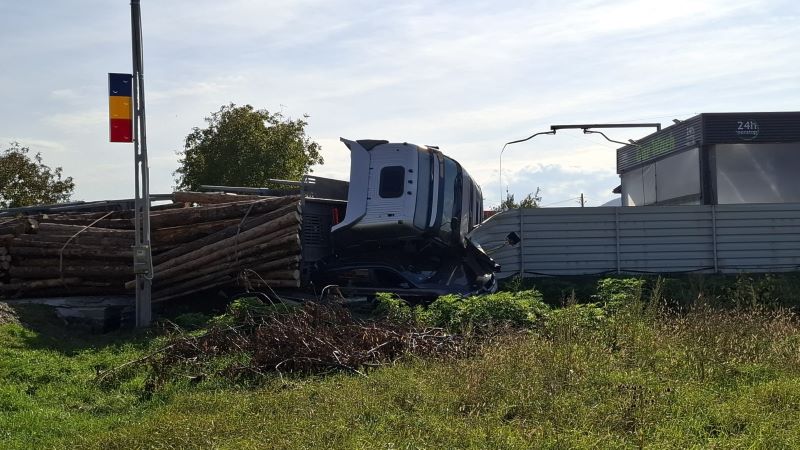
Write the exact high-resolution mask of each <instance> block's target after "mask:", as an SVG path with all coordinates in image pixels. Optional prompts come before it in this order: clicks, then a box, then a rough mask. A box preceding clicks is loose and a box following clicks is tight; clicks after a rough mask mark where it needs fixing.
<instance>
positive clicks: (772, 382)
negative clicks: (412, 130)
mask: <svg viewBox="0 0 800 450" xmlns="http://www.w3.org/2000/svg"><path fill="white" fill-rule="evenodd" d="M620 288H621V291H623V292H628V294H626V295H628V297H630V295H634V297H635V298H627V299H620V298H618V297H615V295H616V294H615V293H618V292H620ZM630 288H631V285H630V284H624V285H622V286H619V285H614V286H601V289H600V291H599V292H596V295H597V297H595V298H594V300H596V301H598V302H599V303H598V305H585V304H584V305H570V306H566V307H564V308H561V309H558V310H554V311H551V312H550V313H548V314H547V315H546V316H545V317H543V318H542V320H540V321H538V322H537V325H536V326H535V327H533V328H530V329H524V330H519V329H517V330H516V331H509V332H508V333H504V334H501V335H498V336H495V337H493V338H491V340H490V341H488V342H487V343H486V344H485V346H484V348H483V350H482V351H481V352H480V353H479V354H477V355H475V356H474V357H471V358H466V359H457V360H453V359H450V360H422V359H407V360H405V361H402V362H400V363H399V364H397V365H395V366H392V367H385V368H381V369H377V370H373V371H370V372H368V376H367V377H362V376H357V375H347V374H338V375H330V376H325V377H321V376H284V377H283V378H281V377H279V376H277V375H274V376H267V377H264V378H263V379H259V380H256V381H255V382H253V381H252V380H250V381H248V382H246V383H245V382H241V383H236V382H233V381H230V380H225V379H221V378H217V377H214V376H209V377H207V378H206V379H205V380H204V381H201V382H198V383H193V382H192V381H191V380H189V379H175V380H172V381H171V382H169V383H167V384H166V385H164V386H162V387H159V388H157V389H155V388H153V387H152V386H151V385H150V384H149V383H148V382H147V379H148V378H147V375H148V374H147V368H146V367H136V368H132V369H130V370H122V371H120V372H119V373H118V374H117V375H116V376H114V377H110V378H109V379H108V380H107V381H106V382H104V383H98V382H97V381H96V374H97V372H98V371H99V370H105V369H107V368H109V367H115V366H118V365H120V364H122V363H124V362H125V361H129V360H133V359H136V358H139V357H142V356H143V355H146V354H148V353H149V352H150V351H152V350H153V349H155V348H158V347H159V346H160V345H163V342H164V339H163V338H158V337H155V338H154V337H150V336H148V335H141V334H130V333H127V334H126V333H121V334H111V335H105V336H100V337H98V336H97V335H94V336H89V335H80V334H75V332H74V331H71V330H65V329H63V328H62V327H60V326H58V325H57V324H54V323H53V322H52V321H51V320H50V319H49V318H47V315H46V311H44V310H40V311H34V312H33V313H31V312H30V311H29V312H27V313H23V314H20V315H21V319H22V321H23V322H25V323H26V324H27V325H26V326H21V325H14V324H7V325H0V447H2V448H98V449H100V448H102V449H107V448H112V449H113V448H197V447H205V448H207V447H216V448H231V449H234V448H237V449H238V448H574V447H579V448H595V447H604V448H628V447H639V446H643V447H651V448H691V447H695V448H770V449H771V448H800V324H798V321H797V319H796V318H795V317H794V316H793V315H792V314H791V313H790V312H788V311H786V310H780V309H762V308H759V307H755V308H752V307H739V308H734V309H720V308H716V307H710V306H708V305H707V304H706V303H703V302H700V303H698V304H696V305H695V306H694V307H693V308H691V310H689V311H684V312H683V313H681V314H677V313H669V312H664V311H661V310H659V309H658V308H657V307H656V306H657V304H658V303H659V302H661V301H662V300H663V299H662V298H661V296H662V295H663V293H662V292H661V291H659V290H656V292H655V294H651V293H646V294H645V296H644V297H640V296H637V295H636V294H635V292H634V293H633V294H631V289H630ZM615 289H616V290H615ZM634 291H635V289H634ZM567 303H570V304H571V303H573V302H567Z"/></svg>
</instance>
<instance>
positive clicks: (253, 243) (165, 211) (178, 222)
mask: <svg viewBox="0 0 800 450" xmlns="http://www.w3.org/2000/svg"><path fill="white" fill-rule="evenodd" d="M299 204H300V203H299V197H258V196H244V195H228V194H215V193H193V192H176V193H175V194H174V200H173V203H172V204H170V205H164V206H159V207H155V208H153V211H152V212H151V217H150V224H151V230H152V232H151V244H152V253H153V266H154V267H153V269H154V270H153V273H154V278H153V301H164V300H169V299H172V298H176V297H182V296H185V295H189V294H192V293H195V292H199V291H204V290H207V289H210V288H214V287H221V286H224V285H233V284H235V283H237V282H238V283H247V285H248V287H251V286H253V287H266V286H269V287H273V288H275V287H297V286H299V284H300V276H299V270H298V266H299V262H300V238H299V230H300V224H301V216H300V211H299ZM133 244H134V221H133V211H129V210H128V211H111V212H92V213H77V212H74V213H58V214H36V215H30V216H20V217H15V218H0V296H6V297H31V296H50V295H59V296H63V295H109V294H122V293H132V292H133V289H134V288H135V280H134V278H135V276H134V272H133V249H132V246H133Z"/></svg>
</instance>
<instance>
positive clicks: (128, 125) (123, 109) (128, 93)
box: [108, 73, 133, 142]
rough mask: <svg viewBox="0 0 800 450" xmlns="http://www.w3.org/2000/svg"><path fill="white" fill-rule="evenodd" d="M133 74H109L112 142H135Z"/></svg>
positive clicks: (110, 133)
mask: <svg viewBox="0 0 800 450" xmlns="http://www.w3.org/2000/svg"><path fill="white" fill-rule="evenodd" d="M132 95H133V76H131V74H128V73H109V74H108V118H109V140H110V141H111V142H133V104H132Z"/></svg>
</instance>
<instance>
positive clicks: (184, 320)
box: [173, 312, 210, 331]
mask: <svg viewBox="0 0 800 450" xmlns="http://www.w3.org/2000/svg"><path fill="white" fill-rule="evenodd" d="M209 319H210V317H209V316H207V315H206V314H203V313H198V312H191V313H185V314H181V315H179V316H177V317H175V320H173V322H174V323H175V325H177V326H179V327H181V328H183V329H184V330H187V331H192V330H197V329H199V328H202V327H204V326H206V324H208V321H209Z"/></svg>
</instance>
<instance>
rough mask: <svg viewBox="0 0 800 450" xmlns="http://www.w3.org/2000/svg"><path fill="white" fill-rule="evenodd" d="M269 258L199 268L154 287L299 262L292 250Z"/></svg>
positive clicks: (289, 249) (158, 281)
mask: <svg viewBox="0 0 800 450" xmlns="http://www.w3.org/2000/svg"><path fill="white" fill-rule="evenodd" d="M286 255H289V256H286ZM269 257H271V258H275V259H274V260H272V261H269V262H265V257H264V256H263V255H258V256H251V257H249V258H243V259H241V260H239V261H229V262H224V263H221V264H215V265H209V266H206V267H201V268H199V269H197V270H192V271H188V272H186V273H183V274H178V275H177V276H175V277H173V278H168V279H166V280H155V282H154V285H155V286H158V287H159V288H161V287H162V286H168V285H170V284H175V283H179V282H183V281H186V280H190V279H192V278H195V277H198V276H202V275H208V274H210V273H221V274H231V273H236V272H239V271H241V270H242V269H248V268H252V269H255V268H258V269H259V270H265V269H266V270H275V269H289V268H292V267H294V266H296V265H297V264H298V263H299V262H300V255H297V249H293V248H286V249H283V250H280V251H277V252H275V251H273V252H270V254H269Z"/></svg>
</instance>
